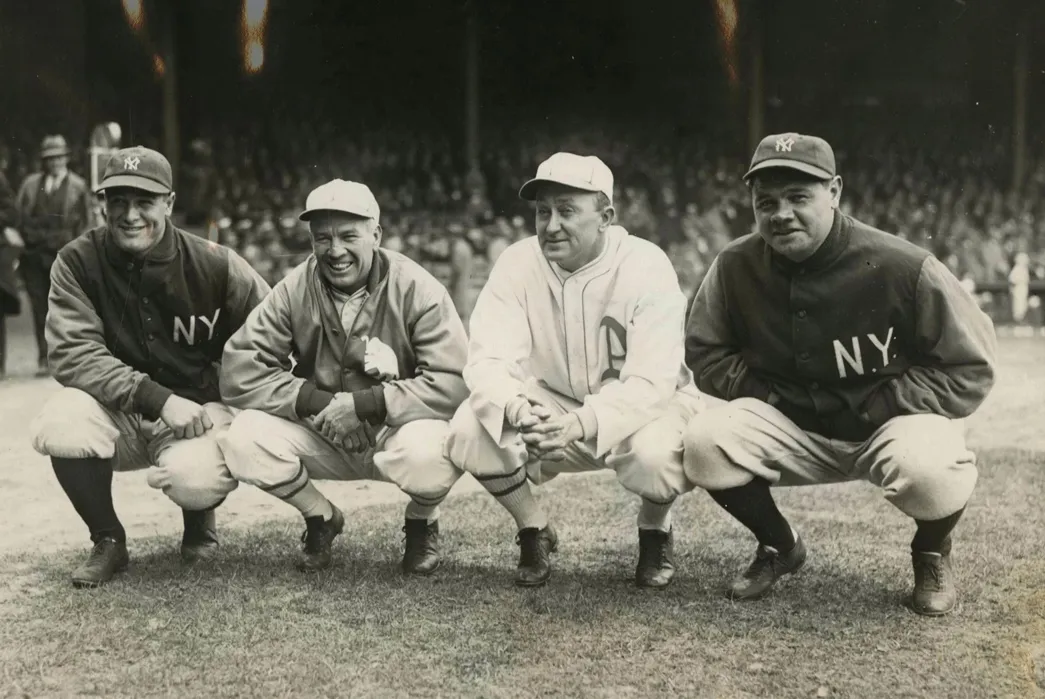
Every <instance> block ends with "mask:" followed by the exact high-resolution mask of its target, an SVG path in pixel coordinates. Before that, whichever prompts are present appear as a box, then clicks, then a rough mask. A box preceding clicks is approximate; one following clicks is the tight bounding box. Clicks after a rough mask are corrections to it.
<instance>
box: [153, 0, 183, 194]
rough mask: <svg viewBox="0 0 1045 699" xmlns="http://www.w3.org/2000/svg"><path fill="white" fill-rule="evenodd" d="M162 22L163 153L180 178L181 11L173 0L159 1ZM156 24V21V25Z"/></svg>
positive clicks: (159, 27)
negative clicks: (178, 45) (179, 68)
mask: <svg viewBox="0 0 1045 699" xmlns="http://www.w3.org/2000/svg"><path fill="white" fill-rule="evenodd" d="M156 8H157V9H158V10H159V13H158V14H159V16H160V20H161V21H160V22H158V23H157V25H158V26H157V28H158V29H159V31H160V42H159V43H160V58H161V59H162V60H163V77H162V81H163V82H162V84H163V153H164V155H166V156H167V159H168V160H169V161H170V163H171V170H172V171H173V174H174V181H175V182H177V181H178V168H179V166H180V164H181V140H180V127H179V125H178V65H177V63H178V61H177V59H178V56H177V53H178V52H177V44H176V42H175V32H176V31H177V27H176V25H177V22H178V15H179V13H178V11H177V8H175V7H174V4H173V0H159V2H157V3H156ZM154 26H156V25H154Z"/></svg>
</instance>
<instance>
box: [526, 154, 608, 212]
mask: <svg viewBox="0 0 1045 699" xmlns="http://www.w3.org/2000/svg"><path fill="white" fill-rule="evenodd" d="M545 183H554V184H561V185H563V186H565V187H571V188H573V189H579V190H581V191H584V192H602V193H603V194H605V195H606V196H607V198H609V200H610V202H612V201H613V173H612V172H611V171H610V169H609V167H607V166H606V163H604V162H602V161H601V160H600V159H599V158H597V157H596V156H594V155H576V154H574V153H566V152H560V153H556V154H555V155H553V156H551V157H550V158H548V159H547V160H545V161H544V162H543V163H541V164H540V165H539V166H538V167H537V175H536V176H535V177H534V178H533V179H532V180H529V181H527V182H526V184H524V185H523V186H522V187H521V188H520V189H519V198H520V199H524V200H526V201H535V200H536V199H537V189H538V188H539V187H540V185H542V184H545Z"/></svg>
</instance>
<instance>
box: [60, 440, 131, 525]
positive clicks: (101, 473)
mask: <svg viewBox="0 0 1045 699" xmlns="http://www.w3.org/2000/svg"><path fill="white" fill-rule="evenodd" d="M51 464H52V465H53V466H54V474H55V475H56V476H58V482H59V483H60V484H61V486H62V490H64V491H65V494H66V495H67V496H68V497H69V501H70V502H72V504H73V507H74V508H76V512H77V514H79V515H80V519H82V520H83V522H84V524H86V525H87V528H88V529H89V530H90V532H91V541H94V542H97V541H99V540H100V539H102V538H104V537H112V538H113V539H116V540H117V541H124V540H126V537H127V535H126V534H125V533H124V531H123V525H122V524H120V520H119V518H118V517H117V516H116V510H115V509H114V508H113V504H112V461H111V460H110V459H62V458H59V457H57V456H52V457H51Z"/></svg>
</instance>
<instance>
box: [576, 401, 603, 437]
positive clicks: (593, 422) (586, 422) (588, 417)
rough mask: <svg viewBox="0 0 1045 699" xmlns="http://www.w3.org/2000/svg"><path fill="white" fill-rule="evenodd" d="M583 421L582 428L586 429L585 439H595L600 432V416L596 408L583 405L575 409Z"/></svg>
mask: <svg viewBox="0 0 1045 699" xmlns="http://www.w3.org/2000/svg"><path fill="white" fill-rule="evenodd" d="M573 414H574V415H576V416H577V417H578V418H579V419H580V421H581V429H583V430H584V441H588V440H589V439H594V438H595V435H597V434H598V433H599V418H598V416H597V415H596V414H595V408H593V407H591V406H590V405H582V406H581V407H579V408H577V409H576V410H574V411H573Z"/></svg>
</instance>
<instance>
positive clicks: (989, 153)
mask: <svg viewBox="0 0 1045 699" xmlns="http://www.w3.org/2000/svg"><path fill="white" fill-rule="evenodd" d="M822 133H823V135H825V136H827V137H828V139H829V140H831V141H832V143H833V144H834V146H835V149H836V153H837V156H838V161H839V164H838V165H839V172H840V174H842V176H843V179H844V184H845V187H844V191H843V195H842V207H843V210H845V211H846V212H848V213H851V214H853V215H855V216H856V217H857V218H860V219H861V220H863V221H865V222H866V223H868V224H871V225H873V226H877V227H880V228H882V229H884V230H886V231H889V232H892V233H895V234H897V235H900V236H902V237H904V238H907V239H909V240H911V241H913V242H915V243H917V244H918V245H921V246H924V247H926V248H928V249H930V250H931V251H932V252H933V253H934V254H935V255H937V256H938V257H939V258H940V259H941V260H943V261H944V262H945V263H946V264H947V265H948V266H949V267H950V268H951V269H952V270H953V271H954V272H955V274H956V275H957V276H958V277H959V278H960V279H962V280H963V281H964V282H965V283H966V284H967V285H968V286H969V287H970V288H973V287H979V286H982V285H984V284H992V283H999V282H1000V283H1005V282H1008V281H1009V280H1010V277H1011V276H1013V275H1017V276H1019V275H1026V276H1028V277H1029V279H1031V280H1035V279H1045V158H1041V157H1036V156H1037V155H1040V154H1037V153H1032V154H1030V157H1029V160H1028V168H1027V173H1026V177H1025V180H1024V182H1022V183H1021V185H1020V187H1018V188H1014V187H1012V185H1011V182H1010V179H1011V164H1010V160H1009V157H1008V156H1007V153H1008V149H1009V143H1010V141H1009V140H1008V139H1005V138H1002V137H1000V136H999V137H997V138H975V137H974V138H966V137H965V136H960V135H955V134H951V135H950V136H948V135H947V134H943V133H934V132H926V131H924V130H923V131H917V130H915V134H914V136H913V137H912V136H911V135H904V134H892V133H889V134H887V133H884V132H880V131H876V130H875V129H874V128H873V127H867V128H866V129H865V130H864V132H862V133H860V132H857V133H847V132H843V131H838V132H834V133H831V132H822ZM66 135H67V137H68V138H69V139H70V142H71V143H72V144H73V145H74V149H75V150H76V152H77V153H78V155H79V154H83V155H79V159H78V158H74V159H73V162H72V164H71V167H72V169H74V170H76V171H78V172H81V173H83V174H84V175H85V176H87V175H88V170H87V167H86V155H85V148H86V143H85V138H84V136H85V135H84V134H80V133H68V134H66ZM725 142H728V139H723V138H717V137H712V136H709V135H704V136H703V137H700V136H697V135H692V136H689V135H685V134H680V133H679V132H678V131H676V130H674V129H671V128H664V127H663V125H658V124H656V123H634V122H633V123H628V124H627V125H624V126H620V127H618V126H613V125H608V124H607V125H601V126H594V125H593V124H592V123H590V122H588V121H583V122H582V121H578V122H576V123H569V122H559V123H556V124H555V127H554V128H552V127H551V126H550V125H549V122H541V123H540V124H538V125H533V124H527V125H525V126H523V125H512V126H507V127H504V128H500V129H487V130H484V132H483V134H482V139H481V149H480V152H481V156H480V159H479V168H478V169H471V168H469V167H468V166H467V165H466V163H465V162H464V158H463V153H462V152H461V151H462V148H461V147H460V145H459V144H457V145H455V144H453V143H451V142H450V141H449V140H448V139H447V138H446V137H445V136H444V135H438V134H430V133H423V132H416V131H403V130H393V129H377V130H373V129H370V130H367V131H366V133H365V134H364V133H358V134H353V133H346V132H345V129H339V128H338V127H337V124H336V122H335V121H325V122H324V121H313V122H312V123H309V124H303V123H301V122H300V120H295V119H292V118H290V117H281V116H280V115H279V114H278V113H273V114H272V115H270V117H268V118H266V119H265V120H264V121H259V120H255V121H253V122H250V123H248V124H247V125H244V124H243V123H241V122H240V121H238V120H236V121H235V122H234V123H229V124H227V125H225V126H222V127H217V128H214V129H213V130H211V131H210V132H209V133H204V134H200V136H199V138H197V139H196V140H194V141H192V142H191V146H190V147H189V148H188V149H187V151H188V152H187V154H186V157H184V158H183V159H182V166H181V171H180V176H179V182H178V187H177V189H178V208H179V209H180V210H181V211H182V212H183V213H184V214H186V216H187V220H188V223H189V224H190V226H199V227H203V228H206V227H208V226H209V228H210V234H211V235H214V236H216V237H217V239H218V240H220V241H221V242H223V243H225V244H228V245H230V246H232V247H233V248H236V249H237V250H239V251H240V252H241V253H242V254H243V255H244V256H245V257H246V259H247V260H248V261H249V262H251V264H253V265H255V266H256V268H257V269H258V270H259V271H260V272H261V273H262V274H263V275H264V276H266V277H267V278H268V279H269V280H271V281H276V280H278V279H279V278H281V277H282V276H283V275H284V274H285V273H286V272H287V271H288V270H289V269H291V268H292V267H293V266H294V265H296V264H297V263H298V262H299V261H300V260H302V259H304V257H306V256H307V255H308V252H309V242H308V232H307V229H305V228H303V226H302V225H301V224H300V222H298V220H297V218H296V215H297V212H298V211H299V210H300V208H301V207H302V205H303V202H304V200H305V197H306V195H307V193H308V192H309V190H310V189H312V188H313V187H314V186H316V185H318V184H320V183H322V182H324V181H327V180H329V179H331V178H334V177H342V178H345V179H353V180H359V181H362V182H365V183H367V184H368V185H369V186H370V187H371V188H372V189H373V190H374V193H375V195H376V196H377V199H378V201H379V202H380V204H381V207H382V225H383V228H384V231H385V233H384V245H386V246H387V247H391V248H395V249H399V250H402V251H403V252H406V253H407V254H409V255H411V256H413V257H415V258H417V259H419V260H420V261H422V262H423V263H424V264H426V265H428V266H429V267H430V268H432V269H433V270H434V271H436V272H437V276H440V277H441V278H444V280H445V279H447V278H449V275H451V272H450V271H448V270H449V268H450V267H451V266H452V265H451V262H450V260H451V258H452V257H453V256H454V247H455V246H462V245H464V246H466V248H467V249H468V250H469V251H470V252H471V254H472V256H473V257H474V259H476V260H477V261H479V264H477V265H476V266H475V269H474V272H473V274H475V275H477V277H479V279H478V280H477V281H476V283H475V285H476V286H478V285H480V284H481V277H482V275H483V274H484V271H485V268H486V266H487V265H488V264H489V263H490V262H491V261H492V259H493V258H495V257H496V255H497V254H498V251H499V250H502V249H503V248H504V247H505V246H506V245H508V244H510V243H511V242H513V241H515V240H517V239H520V238H522V237H524V236H526V235H529V233H530V231H531V227H532V213H531V211H530V209H529V207H528V206H527V205H526V204H525V203H524V202H521V201H519V200H518V198H517V197H516V192H517V189H518V186H519V184H520V183H521V182H522V181H524V180H525V179H526V178H527V177H529V176H530V175H531V174H532V172H533V171H534V169H535V168H536V164H537V163H538V162H539V161H540V160H541V159H543V158H544V157H546V156H547V155H550V154H551V153H552V152H554V151H556V150H574V151H577V152H583V153H594V154H596V155H599V156H600V157H601V158H602V159H603V160H605V161H606V163H607V164H608V165H609V166H610V167H611V168H612V169H613V171H614V173H615V177H616V182H617V192H616V194H615V203H616V208H617V212H618V217H619V221H620V223H621V224H622V225H623V226H625V227H626V228H627V229H628V230H629V231H630V232H631V233H633V234H635V235H640V236H643V237H646V238H649V239H651V240H654V241H655V242H657V243H658V244H660V245H661V246H662V247H663V248H664V249H665V250H666V251H667V252H668V254H669V256H670V257H671V259H672V260H673V261H674V263H675V265H676V268H677V270H678V273H679V279H680V282H681V283H682V286H683V288H684V290H685V291H686V292H687V293H689V294H691V293H692V292H694V291H695V290H696V288H697V286H698V285H699V283H700V281H701V279H702V278H703V275H704V273H705V271H706V270H707V267H708V265H709V264H710V263H711V261H712V260H713V259H714V257H715V255H716V254H718V252H719V251H720V250H721V249H722V248H723V246H725V245H726V244H727V243H728V242H729V241H730V240H732V239H733V238H735V237H737V236H740V235H743V234H745V233H748V232H750V231H751V225H752V216H751V212H750V202H749V200H748V195H747V190H746V187H745V186H744V184H743V182H742V181H741V175H742V174H743V171H744V169H745V166H746V164H747V163H746V160H745V159H744V158H743V157H738V156H737V154H736V153H731V152H727V151H726V149H725V148H724V147H723V146H722V145H721V144H722V143H725ZM37 143H38V138H28V137H27V138H24V139H15V141H14V142H10V141H9V146H14V147H9V148H8V149H6V150H3V151H2V152H0V168H3V169H5V170H6V172H7V174H8V177H9V180H10V181H11V182H12V183H13V184H17V183H18V182H20V181H21V179H22V178H23V177H24V176H25V174H26V173H28V172H30V171H31V170H32V168H33V167H34V166H35V163H34V162H33V161H34V157H35V153H36V144H37ZM146 145H152V146H153V147H158V146H159V144H158V143H157V142H155V141H153V142H152V143H146ZM1017 262H1018V264H1017Z"/></svg>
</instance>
